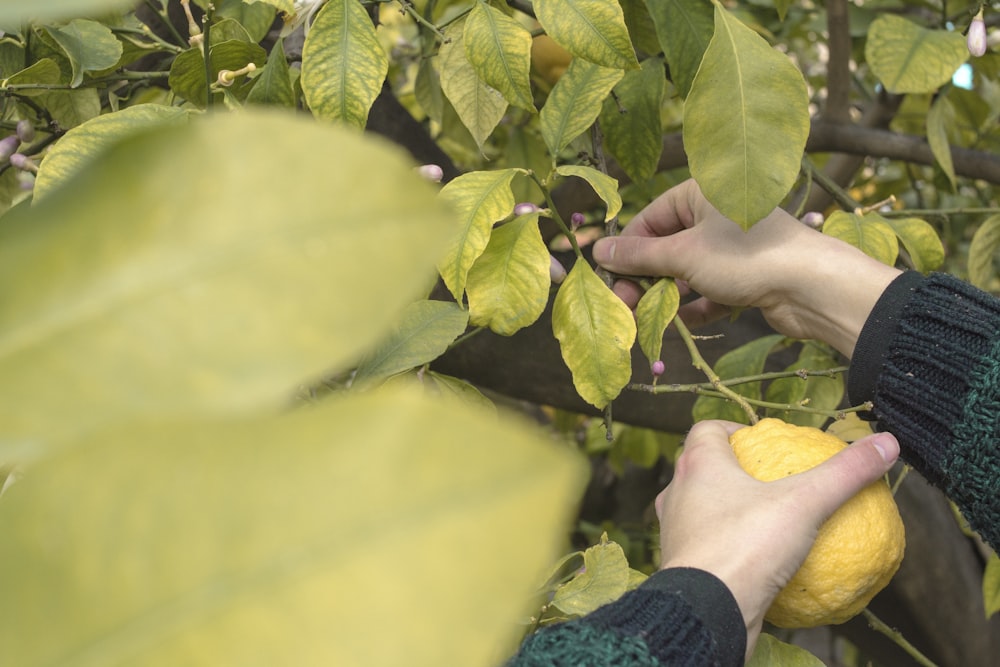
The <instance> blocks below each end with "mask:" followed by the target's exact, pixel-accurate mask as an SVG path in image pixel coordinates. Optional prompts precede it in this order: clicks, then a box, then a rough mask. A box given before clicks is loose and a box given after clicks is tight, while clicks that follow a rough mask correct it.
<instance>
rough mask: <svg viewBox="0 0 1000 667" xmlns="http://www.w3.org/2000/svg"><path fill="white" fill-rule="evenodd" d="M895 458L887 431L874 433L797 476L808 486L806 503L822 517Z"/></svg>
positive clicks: (893, 442) (896, 446)
mask: <svg viewBox="0 0 1000 667" xmlns="http://www.w3.org/2000/svg"><path fill="white" fill-rule="evenodd" d="M898 457H899V442H897V440H896V438H895V437H894V436H893V435H892V434H891V433H875V434H873V435H869V436H866V437H864V438H861V439H860V440H858V441H856V442H855V443H854V444H852V445H850V446H848V447H846V448H844V449H843V450H841V451H839V452H837V453H836V454H834V455H833V456H831V457H830V458H829V459H827V460H826V461H824V462H823V463H821V464H819V465H818V466H816V467H815V468H812V469H810V470H807V471H806V472H804V473H802V474H801V475H799V476H798V477H801V478H802V481H803V482H805V484H806V487H807V488H808V492H809V493H808V497H809V502H810V504H812V505H813V506H814V508H815V509H816V511H817V512H818V513H819V514H821V515H822V516H823V517H824V518H825V517H829V516H830V515H831V514H833V513H834V512H835V511H837V509H838V508H839V507H840V506H841V505H843V504H844V503H846V502H847V501H848V500H850V499H851V497H852V496H854V494H856V493H857V492H858V491H860V490H861V489H863V488H865V487H866V486H868V485H869V484H871V483H872V482H874V481H875V480H877V479H878V478H880V477H882V476H883V475H885V474H886V473H887V472H888V471H889V469H890V468H891V467H892V464H893V463H895V462H896V459H897V458H898Z"/></svg>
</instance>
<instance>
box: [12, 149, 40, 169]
mask: <svg viewBox="0 0 1000 667" xmlns="http://www.w3.org/2000/svg"><path fill="white" fill-rule="evenodd" d="M10 166H12V167H14V168H15V169H21V170H22V171H32V172H34V171H38V167H37V166H36V165H35V163H34V162H33V161H32V159H31V158H30V157H28V156H27V155H25V154H24V153H14V154H13V155H11V156H10Z"/></svg>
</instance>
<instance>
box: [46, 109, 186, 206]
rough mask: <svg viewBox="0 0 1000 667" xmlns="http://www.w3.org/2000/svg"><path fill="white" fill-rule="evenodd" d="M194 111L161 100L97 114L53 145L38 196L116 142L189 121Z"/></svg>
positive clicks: (93, 159)
mask: <svg viewBox="0 0 1000 667" xmlns="http://www.w3.org/2000/svg"><path fill="white" fill-rule="evenodd" d="M190 114H191V112H190V111H188V110H186V109H179V108H177V107H168V106H163V105H159V104H138V105H136V106H134V107H128V108H125V109H122V110H121V111H118V112H115V113H109V114H104V115H102V116H97V117H96V118H93V119H91V120H89V121H87V122H86V123H83V124H82V125H79V126H78V127H75V128H73V129H72V130H70V131H69V132H67V133H66V134H65V135H63V137H62V138H61V139H60V140H59V141H58V142H56V143H55V145H53V146H52V148H51V149H49V152H48V153H47V154H46V155H45V159H44V160H42V163H41V166H40V167H39V169H38V174H37V176H36V178H35V188H34V200H35V201H36V202H37V201H40V200H42V199H43V198H45V197H47V196H48V195H49V193H50V192H52V191H53V190H55V189H56V188H57V187H59V186H60V185H62V184H63V183H65V182H67V181H68V180H69V179H71V178H72V177H73V176H75V175H76V174H79V173H81V172H82V171H84V170H85V169H87V168H88V167H89V166H91V165H93V164H94V162H95V161H96V159H97V157H98V156H100V155H101V154H103V153H104V151H105V150H106V149H107V148H108V147H109V146H111V145H112V144H115V143H118V142H119V141H122V140H124V139H127V138H128V137H131V136H134V135H137V134H139V133H141V132H145V131H147V130H150V129H153V128H156V127H163V126H171V125H182V124H186V123H187V121H188V118H189V116H190Z"/></svg>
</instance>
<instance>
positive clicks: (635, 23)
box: [618, 0, 660, 53]
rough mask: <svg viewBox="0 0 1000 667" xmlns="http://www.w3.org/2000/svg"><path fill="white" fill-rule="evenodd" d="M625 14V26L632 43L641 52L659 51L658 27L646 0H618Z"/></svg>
mask: <svg viewBox="0 0 1000 667" xmlns="http://www.w3.org/2000/svg"><path fill="white" fill-rule="evenodd" d="M618 4H620V5H621V7H622V14H624V15H625V27H626V28H628V34H629V35H630V36H631V38H632V44H634V45H635V48H636V50H638V51H640V52H641V53H659V51H660V42H659V40H658V39H657V37H656V28H655V27H654V26H653V20H652V19H651V18H650V16H649V9H648V8H647V7H646V0H618Z"/></svg>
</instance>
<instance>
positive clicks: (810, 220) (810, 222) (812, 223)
mask: <svg viewBox="0 0 1000 667" xmlns="http://www.w3.org/2000/svg"><path fill="white" fill-rule="evenodd" d="M801 221H802V224H804V225H806V226H807V227H812V228H813V229H819V228H820V227H822V226H823V214H822V213H820V212H819V211H809V212H808V213H806V214H805V215H803V216H802V218H801Z"/></svg>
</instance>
